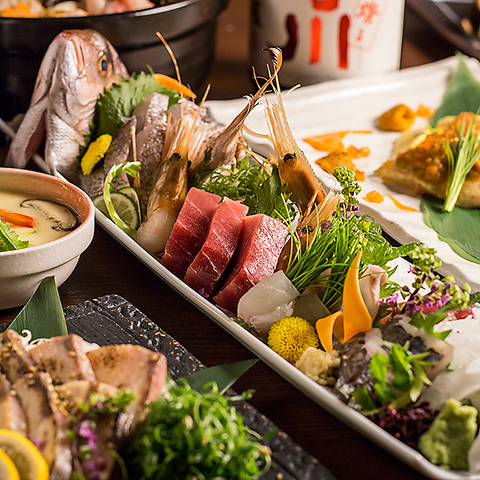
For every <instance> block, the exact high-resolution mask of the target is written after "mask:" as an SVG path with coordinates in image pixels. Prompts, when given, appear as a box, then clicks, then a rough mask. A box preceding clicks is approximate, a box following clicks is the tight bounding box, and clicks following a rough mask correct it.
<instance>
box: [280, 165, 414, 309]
mask: <svg viewBox="0 0 480 480" xmlns="http://www.w3.org/2000/svg"><path fill="white" fill-rule="evenodd" d="M334 176H335V178H336V179H337V180H338V182H339V184H340V186H341V187H342V190H341V198H340V201H339V202H338V205H337V209H336V211H335V213H334V215H333V216H332V218H331V220H327V221H324V222H323V224H322V225H321V226H320V227H318V228H316V229H315V230H314V231H313V232H312V233H311V234H310V235H308V231H307V232H306V237H307V238H306V242H305V244H304V246H302V241H301V239H300V235H299V233H298V232H297V231H295V230H294V229H293V228H290V231H291V239H292V244H293V248H292V249H291V257H290V260H289V264H288V267H287V269H286V271H285V274H286V275H287V277H288V278H289V279H290V281H291V282H292V283H293V285H295V287H296V288H297V289H298V290H299V291H300V292H302V291H304V290H305V289H306V288H307V287H308V286H310V285H313V286H314V285H316V284H318V285H321V286H322V294H321V300H322V302H323V303H324V304H325V305H326V306H327V308H330V307H332V306H333V305H335V304H336V303H338V302H339V301H340V300H341V297H342V295H343V285H344V283H345V277H346V275H347V271H348V268H349V266H350V265H351V264H352V261H353V259H354V258H355V256H356V255H357V253H358V252H359V251H360V250H362V251H363V254H362V263H361V267H360V275H361V274H363V272H364V271H365V268H366V265H368V264H374V265H379V266H381V267H383V268H385V269H386V270H387V273H388V274H391V273H392V272H393V271H394V269H393V268H391V267H388V266H387V262H389V261H390V260H393V259H394V258H397V257H399V256H404V255H406V254H408V253H409V252H410V251H411V250H412V249H413V248H414V246H415V245H416V244H409V245H405V246H402V247H392V246H391V245H390V244H389V243H388V241H387V240H386V239H385V237H383V235H382V229H381V227H380V225H378V224H377V223H376V222H375V220H374V219H373V218H372V217H370V216H368V215H363V216H357V215H355V214H354V212H355V211H356V210H357V209H358V199H357V195H358V194H359V193H360V191H361V187H360V186H359V184H358V183H357V182H356V181H355V173H354V172H351V171H350V170H348V169H347V168H346V167H344V166H339V167H337V168H336V169H335V171H334ZM290 225H291V223H290ZM319 278H320V280H318V279H319Z"/></svg>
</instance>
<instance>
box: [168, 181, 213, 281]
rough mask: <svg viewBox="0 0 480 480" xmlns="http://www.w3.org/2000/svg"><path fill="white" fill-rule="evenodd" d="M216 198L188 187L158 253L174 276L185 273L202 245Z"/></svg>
mask: <svg viewBox="0 0 480 480" xmlns="http://www.w3.org/2000/svg"><path fill="white" fill-rule="evenodd" d="M220 200H221V198H220V197H219V196H218V195H215V194H214V193H209V192H205V191H204V190H199V189H198V188H191V189H190V190H189V191H188V193H187V196H186V197H185V202H184V204H183V206H182V208H181V210H180V212H179V214H178V217H177V220H176V222H175V224H174V225H173V230H172V233H171V235H170V237H169V239H168V241H167V244H166V245H165V253H164V254H163V257H162V263H163V265H165V267H167V268H168V269H169V270H170V271H171V272H172V273H173V274H175V275H177V276H178V277H183V276H184V275H185V272H186V271H187V268H188V266H189V265H190V263H192V260H193V259H194V258H195V257H196V255H197V253H198V252H199V251H200V248H202V245H203V242H204V241H205V238H206V236H207V232H208V227H209V226H210V221H211V220H212V217H213V214H214V212H215V209H216V208H217V205H218V203H219V202H220Z"/></svg>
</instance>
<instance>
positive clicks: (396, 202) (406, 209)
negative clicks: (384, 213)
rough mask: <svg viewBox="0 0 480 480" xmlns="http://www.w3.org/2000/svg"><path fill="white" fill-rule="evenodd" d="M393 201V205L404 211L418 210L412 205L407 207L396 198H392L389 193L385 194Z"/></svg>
mask: <svg viewBox="0 0 480 480" xmlns="http://www.w3.org/2000/svg"><path fill="white" fill-rule="evenodd" d="M386 196H387V197H388V198H389V199H390V200H391V201H392V202H393V203H394V205H395V206H396V207H397V208H398V209H400V210H405V211H406V212H418V210H417V209H416V208H413V207H407V206H406V205H402V204H401V203H400V202H399V201H398V200H396V199H395V198H393V197H392V196H391V195H386Z"/></svg>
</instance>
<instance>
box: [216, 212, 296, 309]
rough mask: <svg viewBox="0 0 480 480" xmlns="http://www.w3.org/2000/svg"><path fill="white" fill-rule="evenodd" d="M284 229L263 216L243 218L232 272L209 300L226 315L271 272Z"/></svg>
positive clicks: (278, 221)
mask: <svg viewBox="0 0 480 480" xmlns="http://www.w3.org/2000/svg"><path fill="white" fill-rule="evenodd" d="M288 233H289V230H288V228H287V227H286V226H285V225H284V224H283V223H282V222H281V221H280V220H278V219H275V218H272V217H269V216H267V215H264V214H258V215H252V216H251V217H246V218H245V220H244V221H243V229H242V233H241V235H240V239H239V242H238V247H237V251H236V253H235V257H234V259H232V262H235V263H234V267H233V271H232V273H231V274H230V276H229V277H228V280H227V281H226V282H225V285H224V286H223V287H222V289H221V290H220V291H219V292H218V293H217V295H215V297H213V300H214V301H215V302H216V303H217V304H218V305H220V306H221V307H223V308H226V309H227V310H229V311H230V312H236V311H237V304H238V301H239V300H240V298H241V297H242V295H243V294H244V293H246V292H247V291H248V290H249V289H250V288H251V287H253V286H254V285H256V284H257V283H258V282H260V280H263V279H264V278H267V277H269V276H270V275H272V274H273V273H274V272H275V268H276V266H277V262H278V257H279V256H280V253H281V252H282V249H283V246H284V245H285V241H286V238H287V235H288Z"/></svg>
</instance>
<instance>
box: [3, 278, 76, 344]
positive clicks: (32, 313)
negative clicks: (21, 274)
mask: <svg viewBox="0 0 480 480" xmlns="http://www.w3.org/2000/svg"><path fill="white" fill-rule="evenodd" d="M8 328H11V329H12V330H15V331H16V332H18V333H19V334H20V335H22V332H23V331H24V330H28V331H30V332H31V333H32V338H31V340H37V339H39V338H51V337H57V336H60V335H67V334H68V332H67V324H66V322H65V316H64V314H63V309H62V303H61V301H60V296H59V295H58V290H57V286H56V284H55V278H54V277H53V276H51V277H46V278H44V279H43V280H42V282H41V283H40V285H39V286H38V287H37V290H36V291H35V293H34V294H33V295H32V298H30V300H29V301H28V303H27V304H26V305H25V307H23V309H22V310H21V311H20V313H19V314H18V315H17V317H16V318H15V320H14V321H13V322H12V323H11V324H10V325H9V327H8Z"/></svg>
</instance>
